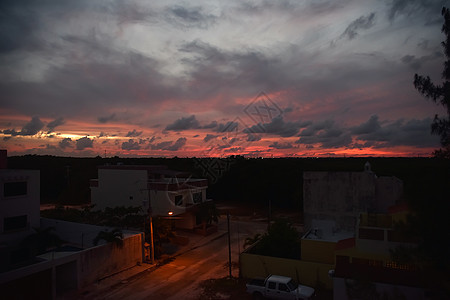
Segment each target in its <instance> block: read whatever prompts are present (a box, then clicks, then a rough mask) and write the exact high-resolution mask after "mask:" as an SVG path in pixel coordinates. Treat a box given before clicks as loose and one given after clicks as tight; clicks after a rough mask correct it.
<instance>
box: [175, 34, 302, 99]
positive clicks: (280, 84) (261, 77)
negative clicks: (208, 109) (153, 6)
mask: <svg viewBox="0 0 450 300" xmlns="http://www.w3.org/2000/svg"><path fill="white" fill-rule="evenodd" d="M179 51H180V52H182V53H186V54H189V57H185V58H184V59H183V62H184V63H185V64H187V65H189V66H191V67H192V71H191V72H190V77H191V78H192V82H193V84H192V88H193V90H192V94H191V95H197V96H198V97H201V98H208V97H210V96H211V95H212V94H214V95H215V94H217V93H223V94H224V95H230V88H232V90H233V91H234V90H240V91H241V93H242V92H244V93H245V92H246V91H247V90H249V92H251V94H249V95H248V96H250V95H253V94H254V93H255V90H258V89H259V90H261V89H263V88H264V89H267V90H279V89H282V88H284V87H286V86H290V85H291V83H292V81H293V78H290V76H291V75H292V76H294V74H291V72H292V70H291V68H289V67H288V66H287V65H284V63H283V62H282V61H281V60H280V58H279V57H275V56H268V55H266V54H264V53H262V52H259V51H257V50H235V51H226V50H224V49H220V48H217V47H214V46H212V45H210V44H208V43H205V42H202V41H200V40H195V41H193V42H190V43H186V44H184V45H183V46H182V47H180V49H179ZM291 55H292V54H291ZM300 58H301V57H297V60H298V59H300ZM296 75H297V76H298V74H296ZM194 88H195V90H194ZM224 100H225V99H224Z"/></svg>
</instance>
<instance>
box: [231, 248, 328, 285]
mask: <svg viewBox="0 0 450 300" xmlns="http://www.w3.org/2000/svg"><path fill="white" fill-rule="evenodd" d="M332 269H334V265H332V264H321V263H315V262H307V261H303V260H296V259H286V258H278V257H270V256H262V255H255V254H249V253H242V254H241V255H240V272H241V273H240V274H241V276H242V277H244V278H247V279H250V278H257V277H259V278H265V277H267V276H268V275H282V276H288V277H291V278H293V279H294V280H295V281H297V282H298V283H300V284H303V285H307V286H311V287H314V288H316V289H317V288H325V289H329V290H331V289H332V288H333V280H332V279H331V278H330V277H328V271H329V270H332Z"/></svg>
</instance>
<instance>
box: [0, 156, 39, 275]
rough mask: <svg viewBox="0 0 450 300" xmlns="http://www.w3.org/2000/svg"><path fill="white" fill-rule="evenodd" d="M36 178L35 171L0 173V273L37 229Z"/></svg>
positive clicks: (6, 170)
mask: <svg viewBox="0 0 450 300" xmlns="http://www.w3.org/2000/svg"><path fill="white" fill-rule="evenodd" d="M5 159H6V156H5ZM4 165H5V166H6V163H5V164H4ZM39 177H40V173H39V171H37V170H10V169H0V270H4V269H7V268H9V267H10V265H11V264H14V263H15V261H16V260H17V261H18V260H19V257H21V253H20V251H21V250H20V248H18V247H17V246H18V244H19V243H20V242H21V241H22V240H23V239H24V238H25V237H27V236H28V235H30V234H31V233H33V228H39V227H40V213H39V205H40V178H39ZM15 258H17V259H15Z"/></svg>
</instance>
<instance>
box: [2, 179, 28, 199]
mask: <svg viewBox="0 0 450 300" xmlns="http://www.w3.org/2000/svg"><path fill="white" fill-rule="evenodd" d="M26 194H27V182H26V181H20V182H5V184H4V185H3V196H5V197H15V196H23V195H26Z"/></svg>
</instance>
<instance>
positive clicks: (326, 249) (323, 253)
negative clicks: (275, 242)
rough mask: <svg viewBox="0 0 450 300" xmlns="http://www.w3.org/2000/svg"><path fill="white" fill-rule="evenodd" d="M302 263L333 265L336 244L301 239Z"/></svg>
mask: <svg viewBox="0 0 450 300" xmlns="http://www.w3.org/2000/svg"><path fill="white" fill-rule="evenodd" d="M301 243H302V247H301V249H302V261H310V262H318V263H324V264H332V265H334V263H335V261H334V258H335V255H334V250H335V248H336V243H334V242H325V241H318V240H308V239H302V241H301Z"/></svg>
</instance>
